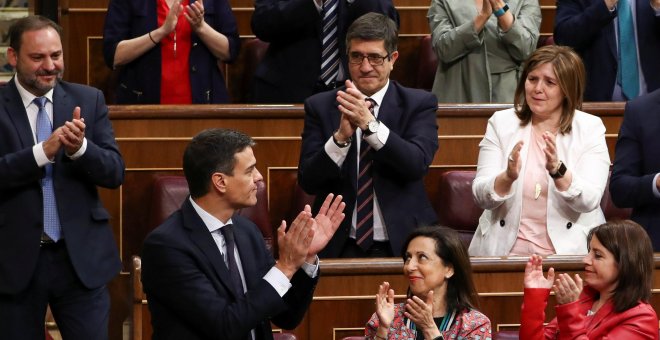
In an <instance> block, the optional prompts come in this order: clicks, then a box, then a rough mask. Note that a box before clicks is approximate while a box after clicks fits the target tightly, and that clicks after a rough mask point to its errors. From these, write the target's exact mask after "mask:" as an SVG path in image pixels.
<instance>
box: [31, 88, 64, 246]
mask: <svg viewBox="0 0 660 340" xmlns="http://www.w3.org/2000/svg"><path fill="white" fill-rule="evenodd" d="M46 100H47V99H46V97H37V98H34V100H33V102H34V104H35V105H37V107H38V108H39V112H38V113H37V127H36V130H37V143H39V142H43V141H45V140H47V139H48V137H50V135H51V134H52V133H53V126H52V125H51V123H50V119H49V118H48V113H47V112H46ZM44 168H45V169H44V170H45V171H46V176H45V177H44V178H43V179H42V180H41V189H42V192H43V201H44V202H43V203H44V216H43V217H44V233H45V234H46V235H48V237H50V238H51V239H52V240H53V241H55V242H57V240H59V239H60V238H61V237H62V227H61V225H60V217H59V214H58V213H57V202H56V201H55V189H54V188H53V165H52V164H50V163H49V164H46V166H45V167H44Z"/></svg>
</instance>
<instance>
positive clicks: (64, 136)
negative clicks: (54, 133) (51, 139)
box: [59, 106, 85, 156]
mask: <svg viewBox="0 0 660 340" xmlns="http://www.w3.org/2000/svg"><path fill="white" fill-rule="evenodd" d="M59 131H60V133H59V139H60V142H61V143H62V145H63V146H64V150H65V151H66V154H67V155H69V156H71V155H73V154H75V153H76V152H77V151H78V150H79V149H80V147H82V145H83V139H85V119H84V118H80V107H78V106H76V108H75V109H73V119H71V121H68V122H66V123H64V125H63V126H62V127H61V130H59Z"/></svg>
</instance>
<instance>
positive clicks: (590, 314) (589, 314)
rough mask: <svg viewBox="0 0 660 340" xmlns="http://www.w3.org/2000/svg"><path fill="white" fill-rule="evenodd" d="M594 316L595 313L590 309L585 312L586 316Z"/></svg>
mask: <svg viewBox="0 0 660 340" xmlns="http://www.w3.org/2000/svg"><path fill="white" fill-rule="evenodd" d="M594 315H596V312H594V311H592V310H591V309H590V310H588V311H587V316H594Z"/></svg>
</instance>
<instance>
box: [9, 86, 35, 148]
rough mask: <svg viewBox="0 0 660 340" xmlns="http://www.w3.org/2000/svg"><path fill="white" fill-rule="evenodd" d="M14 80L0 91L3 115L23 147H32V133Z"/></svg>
mask: <svg viewBox="0 0 660 340" xmlns="http://www.w3.org/2000/svg"><path fill="white" fill-rule="evenodd" d="M15 81H16V78H15V77H14V78H12V79H11V80H10V81H9V83H8V84H7V86H6V87H5V88H4V89H3V90H2V95H3V100H4V105H3V109H4V110H3V111H4V112H3V114H5V115H7V116H8V117H9V119H10V120H11V121H12V123H13V124H14V127H15V128H16V132H17V133H18V137H19V139H20V140H21V144H22V146H23V147H26V148H27V147H28V146H30V145H34V140H35V138H34V133H33V132H32V128H31V127H30V121H29V120H28V115H27V111H25V107H24V106H23V100H22V99H21V95H20V94H19V93H18V89H17V88H16V83H14V82H15Z"/></svg>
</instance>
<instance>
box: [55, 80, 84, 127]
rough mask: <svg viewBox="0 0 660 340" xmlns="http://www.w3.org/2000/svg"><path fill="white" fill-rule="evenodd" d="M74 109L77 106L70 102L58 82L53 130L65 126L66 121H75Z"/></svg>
mask: <svg viewBox="0 0 660 340" xmlns="http://www.w3.org/2000/svg"><path fill="white" fill-rule="evenodd" d="M74 108H75V106H74V105H73V104H72V103H71V101H70V100H69V96H68V94H67V93H66V91H65V90H64V89H62V86H61V85H60V82H58V83H57V85H55V88H54V89H53V130H55V129H57V128H58V127H60V126H62V125H64V123H65V122H66V121H70V120H72V119H73V109H74ZM81 116H82V112H81Z"/></svg>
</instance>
